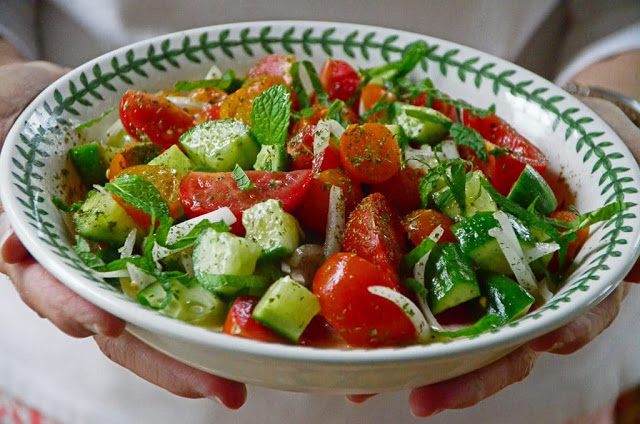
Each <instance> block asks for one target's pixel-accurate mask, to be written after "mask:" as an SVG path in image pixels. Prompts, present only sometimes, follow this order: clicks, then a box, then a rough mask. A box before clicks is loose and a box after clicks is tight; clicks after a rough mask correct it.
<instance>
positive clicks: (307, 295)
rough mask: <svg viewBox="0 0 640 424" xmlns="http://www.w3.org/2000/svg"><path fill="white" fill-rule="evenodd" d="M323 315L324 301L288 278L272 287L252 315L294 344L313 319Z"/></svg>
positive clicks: (280, 280) (282, 279)
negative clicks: (321, 309)
mask: <svg viewBox="0 0 640 424" xmlns="http://www.w3.org/2000/svg"><path fill="white" fill-rule="evenodd" d="M319 312H320V302H319V301H318V298H317V296H316V295H315V294H313V293H311V292H310V291H309V290H308V289H307V288H305V287H304V286H302V285H301V284H300V283H297V282H296V281H294V280H293V279H292V278H291V277H289V276H286V277H283V278H281V279H279V280H278V281H276V282H275V283H273V284H272V285H271V287H269V289H268V290H267V292H266V293H265V294H264V296H262V298H261V299H260V301H259V302H258V304H257V305H256V307H255V309H254V310H253V313H252V315H251V316H252V317H253V318H254V319H256V320H257V321H258V322H260V323H261V324H263V325H265V326H267V327H269V328H271V329H273V330H274V331H277V332H278V333H280V334H282V335H283V336H284V337H286V338H287V339H289V340H291V341H292V342H297V341H298V339H299V338H300V335H301V334H302V332H303V331H304V329H305V328H306V327H307V325H308V324H309V322H311V319H312V318H313V317H314V316H315V315H316V314H318V313H319Z"/></svg>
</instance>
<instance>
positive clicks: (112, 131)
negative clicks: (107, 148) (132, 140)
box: [105, 118, 124, 138]
mask: <svg viewBox="0 0 640 424" xmlns="http://www.w3.org/2000/svg"><path fill="white" fill-rule="evenodd" d="M122 130H124V125H122V121H121V120H120V118H118V119H116V121H115V122H114V123H113V124H111V126H110V127H109V128H107V131H106V132H105V135H106V138H110V137H113V136H114V135H116V134H118V133H119V132H120V131H122Z"/></svg>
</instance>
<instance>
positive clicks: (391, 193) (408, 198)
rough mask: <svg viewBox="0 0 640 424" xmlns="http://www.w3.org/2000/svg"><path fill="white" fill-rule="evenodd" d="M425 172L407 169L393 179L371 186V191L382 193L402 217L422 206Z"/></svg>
mask: <svg viewBox="0 0 640 424" xmlns="http://www.w3.org/2000/svg"><path fill="white" fill-rule="evenodd" d="M423 175H424V172H423V171H419V170H416V169H413V168H409V167H406V168H404V169H401V170H400V171H398V172H396V173H395V174H394V175H393V177H391V178H389V179H388V180H386V181H383V182H381V183H378V184H372V185H371V191H373V192H376V193H381V194H382V195H384V197H385V198H386V199H387V200H388V201H389V204H391V207H392V208H393V209H394V210H395V211H396V212H398V213H399V214H400V215H404V214H407V213H409V212H411V211H412V210H414V209H416V208H418V207H419V206H420V188H419V186H420V177H422V176H423Z"/></svg>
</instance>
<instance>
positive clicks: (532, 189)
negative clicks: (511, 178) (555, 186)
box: [507, 164, 558, 215]
mask: <svg viewBox="0 0 640 424" xmlns="http://www.w3.org/2000/svg"><path fill="white" fill-rule="evenodd" d="M507 198H508V199H509V200H513V201H514V202H516V203H517V204H519V205H520V206H522V207H523V208H528V207H529V206H531V204H534V207H535V209H536V210H537V211H538V212H540V213H541V214H543V215H549V214H550V213H551V212H553V211H554V210H556V208H557V207H558V200H557V199H556V196H555V194H553V190H552V189H551V187H549V184H547V182H546V181H545V179H544V178H543V177H542V175H540V173H539V172H538V171H536V170H535V168H534V167H533V166H531V165H529V164H527V166H525V167H524V170H523V171H522V173H521V174H520V176H519V177H518V179H517V180H516V182H515V184H514V185H513V187H511V191H510V192H509V195H508V196H507ZM534 202H535V203H534Z"/></svg>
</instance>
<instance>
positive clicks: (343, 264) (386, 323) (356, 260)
mask: <svg viewBox="0 0 640 424" xmlns="http://www.w3.org/2000/svg"><path fill="white" fill-rule="evenodd" d="M377 285H380V286H385V287H389V288H391V289H393V290H397V291H400V285H399V283H398V279H397V277H396V276H395V275H394V274H393V273H392V272H389V271H388V270H386V269H385V268H381V267H379V266H376V265H374V264H372V263H371V262H369V261H367V260H366V259H363V258H361V257H359V256H357V255H356V254H354V253H336V254H334V255H332V256H331V257H329V259H327V261H326V262H325V263H324V264H322V266H321V267H320V269H318V272H316V275H315V278H314V279H313V293H314V294H316V295H317V296H318V299H319V301H320V307H321V310H322V312H321V314H322V315H323V316H324V317H325V319H326V320H327V322H328V323H329V324H331V326H332V327H333V328H334V329H335V330H336V331H337V332H338V334H340V335H341V336H342V337H343V338H344V339H345V340H346V341H347V343H349V344H350V345H352V346H356V347H374V346H397V345H406V344H410V343H413V342H415V340H416V330H415V327H414V326H413V324H412V323H411V321H410V320H409V318H407V316H406V315H405V314H404V312H403V311H402V310H401V309H400V308H399V307H398V306H397V305H396V304H394V303H392V302H390V301H389V300H387V299H384V298H382V297H379V296H376V295H374V294H371V293H369V291H368V290H367V288H368V287H370V286H377Z"/></svg>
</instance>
